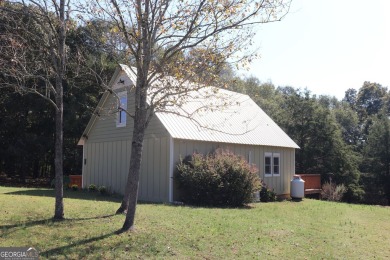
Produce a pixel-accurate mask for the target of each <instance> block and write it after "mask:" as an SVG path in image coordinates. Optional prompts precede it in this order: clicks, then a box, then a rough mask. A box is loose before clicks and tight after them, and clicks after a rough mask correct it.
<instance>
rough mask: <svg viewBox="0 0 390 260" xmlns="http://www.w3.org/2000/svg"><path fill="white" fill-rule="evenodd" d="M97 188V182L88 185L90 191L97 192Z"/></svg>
mask: <svg viewBox="0 0 390 260" xmlns="http://www.w3.org/2000/svg"><path fill="white" fill-rule="evenodd" d="M97 190H98V188H97V187H96V185H95V184H90V185H89V186H88V191H92V192H95V191H97Z"/></svg>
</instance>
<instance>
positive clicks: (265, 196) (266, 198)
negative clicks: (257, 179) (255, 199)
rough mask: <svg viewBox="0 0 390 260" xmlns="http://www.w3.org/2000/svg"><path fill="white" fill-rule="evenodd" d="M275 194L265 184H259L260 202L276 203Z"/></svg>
mask: <svg viewBox="0 0 390 260" xmlns="http://www.w3.org/2000/svg"><path fill="white" fill-rule="evenodd" d="M276 200H277V197H276V192H275V191H274V190H273V189H272V190H271V189H269V188H268V186H267V184H265V183H264V182H263V181H262V182H261V189H260V201H261V202H272V201H276Z"/></svg>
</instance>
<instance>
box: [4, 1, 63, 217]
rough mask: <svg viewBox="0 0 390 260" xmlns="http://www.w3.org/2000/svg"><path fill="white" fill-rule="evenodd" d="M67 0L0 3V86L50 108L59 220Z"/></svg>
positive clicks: (55, 213) (60, 213) (56, 209)
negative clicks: (52, 110) (31, 96)
mask: <svg viewBox="0 0 390 260" xmlns="http://www.w3.org/2000/svg"><path fill="white" fill-rule="evenodd" d="M69 2H70V0H68V1H66V0H59V1H56V0H29V1H24V0H21V1H8V2H5V3H2V4H1V5H0V11H1V13H2V15H8V17H9V20H7V21H6V23H3V25H2V26H3V28H2V34H1V35H0V48H1V54H0V67H1V68H2V69H1V75H0V86H3V87H4V86H5V87H13V88H15V90H16V91H18V92H20V93H22V94H26V93H34V94H36V95H38V96H40V97H42V98H44V99H45V100H47V101H48V102H49V103H50V104H52V106H53V107H54V108H55V129H56V130H55V210H54V219H57V220H61V219H63V218H64V204H63V113H64V108H63V80H64V78H65V72H66V63H67V57H66V45H65V40H66V34H67V27H68V24H69V22H70V20H69V12H70V6H69Z"/></svg>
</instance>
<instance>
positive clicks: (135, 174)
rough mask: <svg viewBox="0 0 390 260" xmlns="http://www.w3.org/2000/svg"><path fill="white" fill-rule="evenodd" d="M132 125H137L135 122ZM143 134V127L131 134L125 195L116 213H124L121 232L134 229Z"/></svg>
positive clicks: (137, 128)
mask: <svg viewBox="0 0 390 260" xmlns="http://www.w3.org/2000/svg"><path fill="white" fill-rule="evenodd" d="M134 123H135V124H137V122H136V121H135V122H134ZM140 125H141V124H140ZM144 133H145V129H144V128H143V127H136V128H135V129H134V132H133V141H132V143H131V156H130V168H129V175H128V177H127V184H126V189H125V195H124V197H123V201H122V204H121V207H120V208H119V209H118V211H120V209H123V210H124V211H123V212H126V219H125V222H124V224H123V227H122V230H121V231H122V232H124V231H128V230H133V229H134V218H135V209H136V206H137V199H138V186H139V176H140V169H141V160H142V150H143V139H144ZM118 211H117V212H118Z"/></svg>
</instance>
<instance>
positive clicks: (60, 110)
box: [53, 0, 66, 220]
mask: <svg viewBox="0 0 390 260" xmlns="http://www.w3.org/2000/svg"><path fill="white" fill-rule="evenodd" d="M59 16H60V17H59V19H60V21H59V30H58V43H57V44H58V45H57V48H58V49H57V51H58V52H57V57H56V58H54V60H53V63H54V64H53V66H54V67H55V69H56V86H55V88H56V95H55V103H56V106H57V108H56V140H55V159H54V164H55V172H56V173H55V176H56V177H55V180H56V181H55V183H56V186H55V194H56V199H55V209H54V219H56V220H61V219H64V187H63V185H64V184H63V176H64V173H63V132H64V130H63V121H64V102H63V97H64V89H63V84H62V79H63V77H64V73H65V38H66V28H65V0H61V1H60V9H59Z"/></svg>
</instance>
